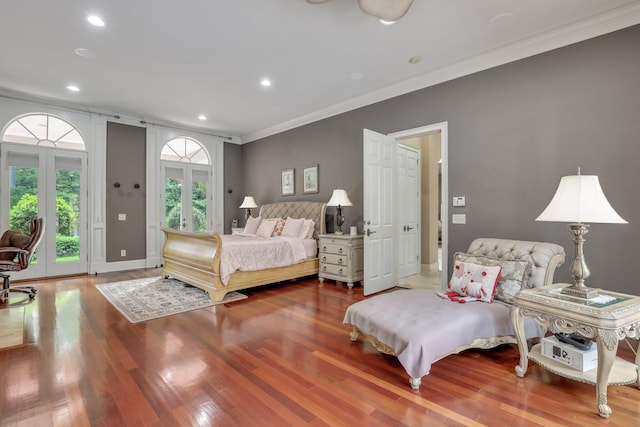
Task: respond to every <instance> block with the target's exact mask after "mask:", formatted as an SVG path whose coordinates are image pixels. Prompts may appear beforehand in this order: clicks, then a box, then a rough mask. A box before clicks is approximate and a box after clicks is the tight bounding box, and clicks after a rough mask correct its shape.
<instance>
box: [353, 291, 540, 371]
mask: <svg viewBox="0 0 640 427" xmlns="http://www.w3.org/2000/svg"><path fill="white" fill-rule="evenodd" d="M529 320H532V319H529ZM344 323H348V324H351V325H354V326H356V327H358V329H360V330H361V331H362V332H364V333H366V334H369V335H373V336H374V337H376V338H377V339H378V340H379V341H381V342H383V343H385V344H387V345H388V346H390V347H391V348H393V350H394V352H395V354H396V356H397V357H398V360H399V361H400V363H401V364H402V366H403V367H404V368H405V370H406V371H407V373H408V374H409V375H410V376H411V377H412V378H421V377H422V376H424V375H427V374H428V373H429V371H430V370H431V364H432V363H434V362H436V361H437V360H439V359H441V358H443V357H445V356H447V355H449V354H452V353H453V352H455V350H456V349H458V348H459V347H461V346H463V345H468V344H471V343H472V342H473V341H474V340H476V339H478V338H490V337H496V336H502V335H514V334H515V332H514V330H513V326H512V324H511V317H510V305H509V304H505V303H503V302H501V301H495V300H494V302H493V303H491V304H488V303H485V302H481V301H475V302H467V303H465V304H459V303H456V302H452V301H449V300H444V299H442V298H440V297H438V296H437V295H436V293H435V291H433V290H425V289H410V290H400V291H394V292H390V293H386V294H382V295H377V296H374V297H371V298H367V299H366V300H363V301H360V302H357V303H355V304H353V305H351V306H349V308H347V311H346V313H345V316H344ZM525 332H526V335H527V338H533V337H537V336H540V329H539V327H538V326H537V324H536V323H535V322H526V323H525Z"/></svg>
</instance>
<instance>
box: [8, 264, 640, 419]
mask: <svg viewBox="0 0 640 427" xmlns="http://www.w3.org/2000/svg"><path fill="white" fill-rule="evenodd" d="M159 275H160V270H157V269H149V270H138V271H132V272H120V273H109V274H101V275H98V276H82V277H73V278H66V279H58V280H54V279H51V280H43V281H38V282H34V284H35V286H36V287H37V289H38V295H37V297H36V298H35V300H33V301H32V302H31V303H28V304H26V305H24V307H25V333H24V334H25V335H24V342H25V344H24V345H22V346H19V347H14V348H9V349H4V350H0V372H2V375H0V425H1V426H38V427H42V426H136V427H137V426H213V425H215V426H286V425H293V426H297V425H311V426H340V425H345V426H401V425H408V426H440V425H447V426H453V425H464V426H474V425H476V426H478V425H488V426H506V425H509V426H525V425H544V426H561V425H562V426H566V425H582V426H591V425H607V426H631V425H638V422H639V421H638V420H639V419H640V390H638V388H637V387H635V386H633V385H632V386H611V387H609V389H608V391H609V393H608V394H609V405H610V406H611V408H612V409H613V414H612V415H611V418H609V419H608V420H605V419H602V418H600V417H599V416H598V415H597V413H596V407H595V403H596V396H595V388H594V387H593V386H590V385H587V384H582V383H577V382H574V381H570V380H567V379H564V378H560V377H558V376H556V375H553V374H551V373H549V372H547V371H545V370H543V369H541V368H540V367H539V366H537V365H535V364H534V363H531V364H530V367H529V370H528V372H527V375H526V376H525V378H518V377H516V375H515V374H514V367H515V365H516V364H517V363H518V352H517V348H515V346H502V347H500V348H498V349H494V350H489V351H473V350H471V351H466V352H463V353H462V354H460V355H454V356H449V357H447V358H445V359H443V360H441V361H439V362H437V363H436V364H434V366H433V368H432V370H431V373H430V374H429V375H428V376H427V377H425V378H423V381H422V386H421V387H420V390H418V391H413V390H411V388H410V387H409V384H408V377H407V374H406V373H405V371H404V370H403V369H402V367H401V366H400V364H399V362H398V361H397V360H396V359H395V358H393V357H389V356H384V355H381V354H380V353H378V352H377V351H376V350H375V349H373V347H372V346H371V345H369V344H368V343H367V342H362V341H360V342H356V343H351V341H350V340H349V327H348V326H346V325H343V324H342V318H343V316H344V312H345V310H346V308H347V306H349V305H350V304H352V303H353V302H356V301H359V300H361V299H363V296H362V288H361V287H358V286H357V287H355V288H354V289H353V291H351V292H349V291H348V290H347V288H346V287H345V286H339V285H335V284H334V283H333V282H332V281H326V282H325V283H324V285H322V286H321V285H319V284H318V281H317V280H315V279H310V280H303V281H299V282H296V283H288V284H282V285H279V286H268V287H262V288H258V289H253V290H249V291H246V292H245V293H246V294H247V295H248V296H249V298H248V299H245V300H242V301H238V302H235V303H232V304H228V305H219V306H215V307H209V308H204V309H200V310H195V311H191V312H188V313H183V314H178V315H174V316H169V317H164V318H160V319H156V320H151V321H147V322H143V323H138V324H131V323H129V322H128V321H127V320H126V319H125V318H124V317H123V316H122V315H121V314H120V313H119V312H118V311H117V310H116V309H115V308H113V307H112V306H111V305H110V304H109V303H108V302H107V301H106V300H105V298H104V297H103V296H102V295H101V294H100V293H99V292H98V291H97V290H96V288H95V285H96V284H97V283H104V282H113V281H119V280H127V279H133V278H138V277H145V276H159ZM21 299H23V296H22V295H18V294H12V296H11V299H10V301H9V307H11V306H15V305H19V304H20V300H21ZM0 309H7V305H6V304H4V305H2V306H0ZM633 345H636V346H637V341H634V342H633ZM620 348H621V351H620V354H623V356H624V357H625V358H627V359H629V360H633V357H634V355H633V353H632V352H631V351H630V350H628V349H627V345H626V344H625V343H624V342H623V343H621V344H620Z"/></svg>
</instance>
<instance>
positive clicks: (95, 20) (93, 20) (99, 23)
mask: <svg viewBox="0 0 640 427" xmlns="http://www.w3.org/2000/svg"><path fill="white" fill-rule="evenodd" d="M87 21H89V23H90V24H91V25H95V26H96V27H104V21H103V20H102V18H100V17H99V16H97V15H89V16H88V17H87Z"/></svg>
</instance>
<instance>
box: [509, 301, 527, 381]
mask: <svg viewBox="0 0 640 427" xmlns="http://www.w3.org/2000/svg"><path fill="white" fill-rule="evenodd" d="M511 323H513V329H514V330H515V332H516V338H517V339H518V350H519V351H520V364H519V365H518V366H516V375H517V376H519V377H520V378H522V377H524V374H526V373H527V368H528V366H529V357H528V356H529V347H528V345H527V336H526V335H525V333H524V318H523V317H522V316H520V307H518V306H515V305H513V306H512V307H511Z"/></svg>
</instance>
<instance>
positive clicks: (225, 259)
mask: <svg viewBox="0 0 640 427" xmlns="http://www.w3.org/2000/svg"><path fill="white" fill-rule="evenodd" d="M312 240H314V239H312ZM314 242H315V240H314ZM313 256H315V252H314V254H313ZM305 258H308V256H307V252H306V249H305V244H304V243H303V240H302V239H298V238H295V237H267V238H265V237H255V236H251V235H246V234H233V235H224V236H222V254H221V255H220V279H221V280H222V283H224V284H225V285H226V284H227V283H229V278H230V277H231V275H232V274H233V273H234V272H236V271H257V270H264V269H266V268H274V267H284V266H287V265H291V264H296V263H298V262H301V261H303V260H304V259H305Z"/></svg>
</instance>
